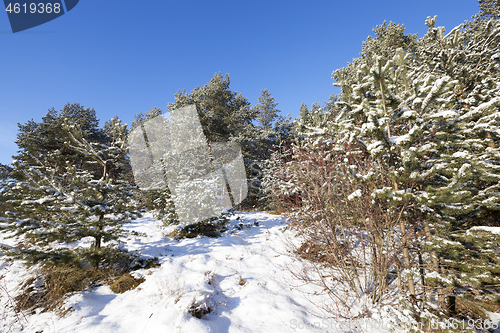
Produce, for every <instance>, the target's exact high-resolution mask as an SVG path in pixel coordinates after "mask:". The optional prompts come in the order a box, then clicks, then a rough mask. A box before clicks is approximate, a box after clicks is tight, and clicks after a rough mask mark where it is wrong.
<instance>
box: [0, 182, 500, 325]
mask: <svg viewBox="0 0 500 333" xmlns="http://www.w3.org/2000/svg"><path fill="white" fill-rule="evenodd" d="M385 190H387V189H385ZM354 194H355V196H357V195H358V193H357V192H354V193H353V195H354ZM286 225H287V224H286V221H285V220H284V218H282V217H281V216H276V215H270V214H267V213H263V212H255V213H237V214H235V215H234V216H233V217H232V218H231V221H230V225H229V229H228V231H226V232H225V233H223V234H222V236H221V237H219V238H207V237H199V238H192V239H184V240H180V241H176V240H174V239H172V238H169V237H167V236H166V235H167V234H169V233H170V232H172V231H173V230H174V228H175V227H165V226H164V225H163V224H162V223H161V222H160V221H157V220H156V219H154V218H153V217H152V215H151V214H149V213H147V214H145V215H144V216H143V217H142V218H140V219H137V220H135V221H133V222H132V223H130V224H128V225H126V227H125V228H126V229H127V230H128V231H129V234H128V236H126V237H124V238H123V239H122V241H123V244H121V247H122V248H124V249H126V250H128V251H129V252H131V253H133V252H137V253H139V254H140V255H141V257H143V258H146V259H147V258H155V257H157V258H158V259H159V263H160V264H161V266H160V267H156V268H150V269H140V270H137V271H134V272H132V274H133V275H134V276H135V277H144V278H145V282H143V283H142V284H140V285H139V286H138V287H137V288H136V289H133V290H129V291H127V292H125V293H123V294H115V293H113V292H112V291H111V289H110V288H109V286H106V285H103V286H99V287H96V288H94V289H89V290H85V291H82V292H77V293H73V294H72V295H69V296H68V297H67V298H66V300H65V303H64V308H66V309H69V312H68V313H67V314H66V315H65V316H63V317H60V316H59V315H57V314H56V313H53V312H47V313H39V312H38V313H35V314H28V313H16V312H15V311H14V310H13V302H12V298H13V297H15V296H16V295H18V294H19V293H20V292H22V291H21V288H20V283H22V281H25V280H26V279H28V278H29V277H31V276H33V272H36V271H37V267H32V268H29V269H28V268H26V266H24V265H23V264H22V263H21V262H19V261H8V260H7V259H6V258H5V257H2V256H1V253H0V332H44V333H51V332H58V333H64V332H83V333H85V332H91V333H99V332H106V333H107V332H124V333H127V332H234V333H237V332H245V333H247V332H346V331H349V332H357V331H362V332H373V333H379V332H388V331H390V330H394V328H395V327H394V326H393V325H394V324H395V323H399V325H411V324H412V320H413V319H412V318H411V317H410V316H409V314H407V313H406V314H405V313H403V312H404V311H403V312H401V311H398V310H397V309H395V308H394V307H387V306H384V307H382V308H380V309H378V310H377V309H375V310H374V311H373V316H372V318H368V319H360V320H356V321H353V322H342V321H337V320H335V319H325V318H323V317H318V316H316V315H322V314H323V315H325V313H320V312H319V311H320V310H319V309H318V308H317V307H316V306H315V305H314V304H313V302H316V303H319V302H321V301H323V300H324V298H321V297H322V295H321V290H318V288H317V287H314V286H311V285H303V284H302V285H301V281H297V280H295V279H294V277H293V275H292V272H293V271H294V270H295V269H297V268H299V269H300V266H295V265H296V264H297V262H298V260H300V259H299V258H297V257H296V256H295V254H293V253H291V252H289V244H290V243H292V242H293V243H296V242H297V241H298V238H296V237H294V234H293V232H292V231H291V230H290V229H285V226H286ZM476 228H479V227H476ZM482 228H488V227H482ZM489 229H492V228H488V230H489ZM493 229H495V231H496V232H498V233H499V234H500V228H493ZM7 236H8V235H7V234H2V233H0V243H3V245H4V246H14V245H16V240H15V239H14V238H7ZM89 245H90V243H89V239H82V240H81V241H80V242H78V243H73V244H67V246H68V247H71V248H75V247H77V246H79V247H88V246H89ZM436 278H438V277H437V276H436ZM41 282H42V281H40V280H36V281H35V283H39V284H40V283H41ZM300 285H301V286H300ZM192 304H200V305H201V306H203V305H204V306H206V307H210V308H211V309H212V311H211V312H210V313H209V314H207V315H206V316H205V317H204V318H202V319H198V318H196V317H193V316H192V315H190V314H189V313H188V310H189V308H190V307H191V306H192ZM333 306H335V304H333ZM397 330H398V327H396V331H397Z"/></svg>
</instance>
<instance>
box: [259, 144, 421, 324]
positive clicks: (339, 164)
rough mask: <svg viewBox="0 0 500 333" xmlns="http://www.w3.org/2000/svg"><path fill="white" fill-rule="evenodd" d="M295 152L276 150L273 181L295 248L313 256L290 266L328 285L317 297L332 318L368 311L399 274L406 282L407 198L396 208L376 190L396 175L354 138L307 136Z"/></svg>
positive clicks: (312, 280) (272, 188) (306, 278)
mask: <svg viewBox="0 0 500 333" xmlns="http://www.w3.org/2000/svg"><path fill="white" fill-rule="evenodd" d="M291 156H293V157H292V158H288V160H287V159H285V160H284V159H282V158H281V157H280V156H277V155H275V156H274V161H273V164H274V165H275V167H274V169H273V170H272V172H273V174H272V177H271V178H272V179H271V181H270V179H269V178H268V181H267V185H268V189H269V191H270V192H271V193H273V195H274V196H275V198H276V204H277V208H278V209H279V210H281V211H283V212H284V214H285V216H286V217H287V218H288V220H289V221H290V222H291V227H292V228H293V229H294V230H295V231H296V234H297V236H298V239H300V240H301V242H299V243H298V244H297V243H295V244H296V245H294V251H295V252H296V253H298V254H299V255H300V256H301V257H302V258H304V259H308V260H306V261H302V264H303V266H302V267H300V268H299V267H295V268H294V269H292V273H293V274H294V275H295V277H297V278H298V279H299V280H302V281H304V282H306V283H312V284H315V285H318V286H320V287H321V288H322V289H323V290H324V292H325V294H326V295H327V296H328V298H329V299H330V301H329V302H322V303H321V304H317V305H318V306H319V307H320V308H321V309H322V310H324V311H326V312H327V313H329V314H330V315H331V316H333V317H334V318H337V319H346V320H347V319H355V318H360V317H364V316H367V315H369V314H370V312H371V311H370V309H371V308H372V307H375V306H379V305H380V304H382V303H383V302H384V301H385V300H387V299H388V298H387V297H386V296H387V295H388V293H389V292H391V290H394V289H396V288H395V287H394V288H392V289H391V288H390V284H391V286H392V282H393V281H395V280H397V281H398V287H399V288H400V289H401V288H402V283H403V282H402V281H403V280H402V276H401V271H402V269H403V268H405V267H404V266H405V261H404V260H402V258H403V257H404V255H405V246H407V245H406V241H405V240H406V236H405V234H402V233H401V231H403V232H404V233H406V232H407V230H405V229H404V227H403V230H402V229H401V228H400V227H401V225H405V221H403V220H402V219H403V218H404V215H403V214H402V212H403V211H404V208H405V207H404V206H405V203H404V202H403V203H401V205H400V209H399V211H398V210H397V209H395V208H394V205H390V204H389V203H388V202H387V201H384V200H379V199H377V198H375V197H373V196H372V193H373V192H374V191H375V190H377V189H381V188H384V187H386V186H390V184H391V180H390V179H389V177H388V175H387V173H385V172H384V171H383V170H384V169H383V168H382V166H381V165H379V164H377V162H376V161H374V160H372V159H370V158H368V156H367V155H366V154H365V153H364V152H363V151H362V150H359V149H356V147H354V146H349V145H344V146H343V147H334V146H333V145H331V144H329V143H328V142H319V143H318V142H317V141H316V142H314V143H312V142H306V143H303V144H302V145H295V146H293V147H292V151H291ZM406 254H407V253H406ZM396 277H397V278H396ZM408 279H412V278H411V277H409V278H407V279H406V280H408ZM391 299H392V300H394V298H391Z"/></svg>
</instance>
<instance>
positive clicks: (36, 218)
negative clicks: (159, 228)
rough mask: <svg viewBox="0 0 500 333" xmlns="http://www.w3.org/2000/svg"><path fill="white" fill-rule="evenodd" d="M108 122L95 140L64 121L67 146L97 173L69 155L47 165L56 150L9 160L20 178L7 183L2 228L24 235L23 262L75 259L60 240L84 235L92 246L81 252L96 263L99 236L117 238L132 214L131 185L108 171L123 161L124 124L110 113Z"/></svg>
mask: <svg viewBox="0 0 500 333" xmlns="http://www.w3.org/2000/svg"><path fill="white" fill-rule="evenodd" d="M111 125H112V131H111V132H112V136H111V139H110V141H109V142H107V143H100V142H90V141H88V140H87V139H86V138H85V136H84V133H83V131H82V129H81V128H80V127H79V126H78V125H68V123H67V122H65V124H64V129H65V130H66V131H67V134H68V137H69V138H70V139H71V141H68V142H67V146H68V148H70V149H73V150H75V151H77V152H78V153H79V154H81V155H82V158H83V159H85V160H86V161H87V162H89V163H95V165H96V166H98V167H99V168H100V170H99V172H98V174H99V176H100V177H99V178H97V177H96V174H95V173H92V172H89V171H87V170H81V169H80V170H79V169H78V168H77V167H76V166H75V165H72V164H71V163H70V162H69V161H67V162H66V165H65V166H61V165H60V164H59V165H58V166H57V168H56V167H54V166H52V165H51V163H50V161H53V160H55V159H60V158H61V156H60V152H59V151H55V152H47V153H45V154H37V155H32V154H30V156H29V157H26V158H24V159H23V160H31V161H35V162H36V163H33V164H27V163H25V162H23V161H21V160H18V161H15V162H14V166H15V168H16V169H17V170H18V171H19V172H22V173H23V174H24V176H25V179H26V180H23V181H18V182H16V183H14V184H12V185H11V186H10V188H9V191H8V192H7V193H6V197H8V198H9V202H10V203H11V206H12V210H11V211H7V212H5V213H4V218H6V219H7V220H8V221H9V222H10V223H9V224H8V225H7V230H10V231H12V232H13V235H14V236H23V237H24V239H25V240H26V242H25V243H24V245H23V246H22V247H21V248H20V250H21V252H17V253H18V254H20V255H21V256H22V257H23V258H24V259H26V260H27V261H28V262H34V261H38V260H49V261H52V262H59V261H66V260H77V255H76V253H75V252H73V253H71V252H68V250H67V248H65V247H64V246H62V245H63V244H64V243H71V242H76V241H81V240H82V239H84V238H87V237H90V238H92V239H93V244H92V248H91V251H90V252H84V253H85V258H84V259H85V260H86V261H87V262H88V263H90V264H92V266H95V267H98V266H99V258H100V254H101V253H102V252H103V245H104V242H109V241H112V240H118V238H119V236H120V235H121V234H122V231H121V227H122V225H123V224H124V223H126V222H127V221H129V220H130V219H132V218H135V217H137V216H138V211H137V207H136V203H135V201H134V200H133V198H132V193H131V187H130V186H128V185H127V184H126V183H125V182H124V181H120V180H117V179H113V178H112V177H111V176H110V175H111V172H110V171H111V170H112V169H113V165H115V164H117V163H126V162H125V161H124V159H126V146H125V144H126V125H121V123H120V121H119V120H116V119H113V120H112V121H111ZM25 154H27V153H25Z"/></svg>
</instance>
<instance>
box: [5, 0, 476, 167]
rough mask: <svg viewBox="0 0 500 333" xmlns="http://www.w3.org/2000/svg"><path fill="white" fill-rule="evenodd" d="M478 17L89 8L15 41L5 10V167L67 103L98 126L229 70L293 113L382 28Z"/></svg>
mask: <svg viewBox="0 0 500 333" xmlns="http://www.w3.org/2000/svg"><path fill="white" fill-rule="evenodd" d="M478 11H479V9H478V6H477V2H476V1H474V0H422V1H403V0H397V1H394V0H393V1H389V0H378V1H373V0H369V1H360V0H351V1H338V0H312V1H305V0H302V1H297V0H287V1H273V0H267V1H260V0H247V1H240V0H232V1H218V0H211V1H207V0H199V1H194V0H182V1H181V0H177V1H171V0H148V1H132V0H106V1H103V0H81V1H80V3H79V4H78V5H77V6H76V7H75V8H74V9H73V10H72V11H70V12H68V13H67V14H65V15H63V16H62V17H60V18H58V19H55V20H53V21H51V22H48V23H46V24H43V25H41V26H38V27H35V28H33V29H30V30H26V31H24V32H18V33H16V34H13V33H12V31H11V28H10V25H9V21H8V17H7V13H6V12H3V13H0V40H1V43H0V117H1V121H0V162H1V163H10V162H11V160H12V159H11V155H13V154H14V153H15V152H16V150H17V146H16V145H15V144H14V141H15V139H16V133H17V123H25V122H26V121H28V120H30V119H34V120H35V121H41V118H42V116H44V115H45V114H46V113H47V110H48V109H50V108H52V107H54V108H55V109H56V110H60V109H62V108H63V106H64V105H65V104H66V103H68V102H69V103H80V104H82V105H84V106H85V107H91V108H94V109H95V110H96V112H97V117H98V118H99V119H100V124H101V125H103V124H104V121H106V120H108V119H110V118H112V117H113V116H115V115H118V116H119V117H120V118H121V119H123V121H124V122H126V123H128V124H130V123H131V121H132V120H133V119H134V114H135V113H139V112H141V111H148V110H150V109H151V108H153V107H159V108H161V109H162V110H165V107H166V105H167V103H169V102H172V101H173V99H174V94H175V93H176V92H177V90H178V89H186V91H191V89H193V88H195V87H197V86H202V85H204V84H206V83H207V82H208V81H209V80H210V78H211V77H212V76H213V75H214V74H215V73H217V72H221V73H222V74H225V73H229V74H230V77H231V89H232V90H234V91H238V92H240V93H242V94H243V96H245V97H247V98H248V99H249V101H250V102H251V103H252V105H253V104H255V103H257V98H258V96H259V94H260V90H261V89H264V88H267V89H268V90H269V91H270V92H271V94H272V95H273V96H274V97H275V100H276V102H278V103H279V105H278V108H279V109H280V110H281V111H282V113H283V114H287V113H289V112H290V113H291V115H292V116H293V117H296V116H297V115H298V111H299V108H300V105H301V103H303V102H304V103H306V104H307V105H308V106H310V105H311V103H313V102H315V101H317V102H320V103H323V102H324V101H326V100H328V97H329V96H330V94H331V93H333V92H336V93H338V90H335V88H334V87H332V82H333V81H332V79H331V73H332V71H333V70H335V69H337V68H340V67H343V66H345V64H346V63H347V62H349V61H351V60H352V59H353V58H354V57H357V56H358V55H359V52H360V51H361V43H362V41H363V40H365V39H366V37H367V36H368V35H370V34H371V35H373V33H372V28H373V27H375V26H376V25H377V24H381V23H382V22H383V21H384V20H387V22H389V21H393V22H396V23H402V24H404V26H405V27H406V31H407V32H408V33H418V35H419V36H420V37H421V36H423V35H424V34H425V32H426V31H427V27H426V26H425V24H424V21H425V18H426V17H427V16H434V15H437V16H438V20H437V25H444V26H445V27H446V30H447V31H449V30H451V28H452V27H454V26H456V25H458V24H460V23H462V22H463V21H464V20H467V19H469V18H470V17H471V16H472V15H474V14H475V13H477V12H478Z"/></svg>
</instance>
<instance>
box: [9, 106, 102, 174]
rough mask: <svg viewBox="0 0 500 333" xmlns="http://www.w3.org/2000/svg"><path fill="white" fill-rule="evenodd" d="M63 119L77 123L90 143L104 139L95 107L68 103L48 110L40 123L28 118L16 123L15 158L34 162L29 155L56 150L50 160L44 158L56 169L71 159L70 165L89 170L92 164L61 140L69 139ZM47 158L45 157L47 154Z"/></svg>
mask: <svg viewBox="0 0 500 333" xmlns="http://www.w3.org/2000/svg"><path fill="white" fill-rule="evenodd" d="M65 119H68V121H69V122H70V123H71V124H78V125H79V126H80V128H81V130H82V134H83V135H84V136H85V138H87V139H88V140H90V141H93V142H104V141H105V140H106V135H105V133H104V132H103V130H102V129H100V128H99V126H98V125H99V120H98V119H97V117H96V113H95V111H94V109H91V108H84V107H83V106H82V105H80V104H79V103H75V104H69V103H68V104H66V105H65V106H64V108H63V109H62V110H60V111H56V110H55V109H54V108H52V109H50V110H49V111H48V112H47V114H46V115H45V116H44V117H43V118H42V121H41V122H39V123H37V122H35V121H33V120H30V121H28V122H26V123H25V124H18V127H19V133H18V134H17V140H16V144H17V146H18V148H19V150H18V154H17V155H16V156H14V159H16V160H18V161H22V162H23V163H27V164H33V163H35V161H34V160H32V159H31V157H30V156H32V155H36V154H39V153H41V154H45V155H46V153H48V152H57V153H55V154H52V155H53V157H52V159H50V160H49V159H47V161H46V162H47V163H50V164H51V165H52V166H53V167H55V168H56V169H57V168H59V167H64V165H65V161H70V162H71V164H72V165H76V166H78V167H79V168H82V167H83V168H87V170H89V171H91V169H92V165H88V164H86V165H85V161H84V160H82V158H81V156H80V155H79V154H77V153H76V152H75V151H73V150H71V149H69V148H68V147H66V146H65V144H64V143H65V142H66V141H68V139H69V136H68V133H67V132H66V131H65V130H64V129H63V125H64V120H65ZM61 157H64V158H61ZM46 158H48V157H47V156H46ZM95 171H96V172H97V170H95ZM14 176H17V177H21V178H22V177H23V175H22V174H20V173H17V172H16V173H14Z"/></svg>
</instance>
